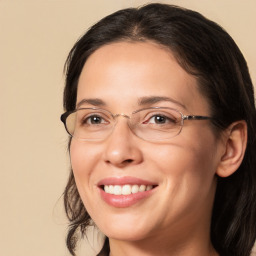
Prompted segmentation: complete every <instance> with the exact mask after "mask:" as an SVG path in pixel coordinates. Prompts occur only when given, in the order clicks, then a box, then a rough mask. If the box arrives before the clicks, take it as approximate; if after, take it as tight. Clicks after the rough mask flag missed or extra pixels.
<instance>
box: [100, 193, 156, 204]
mask: <svg viewBox="0 0 256 256" xmlns="http://www.w3.org/2000/svg"><path fill="white" fill-rule="evenodd" d="M154 190H155V189H151V190H148V191H144V192H138V193H135V194H130V195H112V194H108V193H106V192H105V191H104V190H103V189H100V194H101V197H102V199H103V200H104V201H105V202H106V203H107V204H109V205H110V206H113V207H117V208H126V207H130V206H132V205H134V204H136V203H138V202H140V201H141V200H143V199H146V198H147V197H149V196H150V195H152V193H153V192H154Z"/></svg>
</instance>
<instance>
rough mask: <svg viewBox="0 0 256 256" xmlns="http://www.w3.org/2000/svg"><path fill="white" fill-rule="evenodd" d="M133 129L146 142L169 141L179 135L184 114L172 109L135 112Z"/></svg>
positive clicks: (132, 120)
mask: <svg viewBox="0 0 256 256" xmlns="http://www.w3.org/2000/svg"><path fill="white" fill-rule="evenodd" d="M130 124H131V129H132V130H133V132H134V133H135V134H136V135H137V136H138V137H140V138H142V139H145V140H149V141H150V140H151V141H154V140H158V141H159V140H168V139H170V138H173V137H175V136H176V135H178V134H179V133H180V131H181V128H182V114H181V113H180V112H179V111H177V110H175V109H171V108H151V109H143V110H140V111H138V112H135V113H134V114H133V116H132V119H131V122H130Z"/></svg>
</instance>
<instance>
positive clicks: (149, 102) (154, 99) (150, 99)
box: [138, 96, 187, 109]
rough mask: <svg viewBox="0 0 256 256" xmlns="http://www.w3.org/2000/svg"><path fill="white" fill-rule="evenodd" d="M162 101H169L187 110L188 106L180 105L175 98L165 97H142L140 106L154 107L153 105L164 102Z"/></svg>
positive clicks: (139, 101) (139, 102)
mask: <svg viewBox="0 0 256 256" xmlns="http://www.w3.org/2000/svg"><path fill="white" fill-rule="evenodd" d="M162 101H169V102H172V103H174V104H176V105H179V106H180V107H182V108H183V109H187V108H186V106H185V105H183V104H182V103H180V102H179V101H177V100H175V99H173V98H170V97H163V96H148V97H142V98H140V99H139V100H138V104H139V106H143V105H152V104H155V103H159V102H162Z"/></svg>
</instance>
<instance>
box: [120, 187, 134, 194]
mask: <svg viewBox="0 0 256 256" xmlns="http://www.w3.org/2000/svg"><path fill="white" fill-rule="evenodd" d="M131 192H132V188H131V186H130V185H124V186H123V188H122V195H130V194H131Z"/></svg>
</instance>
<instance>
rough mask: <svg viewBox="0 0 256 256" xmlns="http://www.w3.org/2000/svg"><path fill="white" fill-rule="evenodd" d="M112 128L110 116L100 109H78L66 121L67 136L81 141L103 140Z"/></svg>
mask: <svg viewBox="0 0 256 256" xmlns="http://www.w3.org/2000/svg"><path fill="white" fill-rule="evenodd" d="M112 126H113V117H112V115H111V114H110V113H109V112H107V111H105V110H102V109H86V108H83V109H78V110H77V111H75V112H73V113H71V114H70V115H69V116H68V117H67V119H66V127H67V130H68V132H69V134H70V135H71V136H72V137H75V138H77V139H82V140H101V139H104V138H105V137H107V136H108V134H109V133H110V132H111V130H112Z"/></svg>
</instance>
